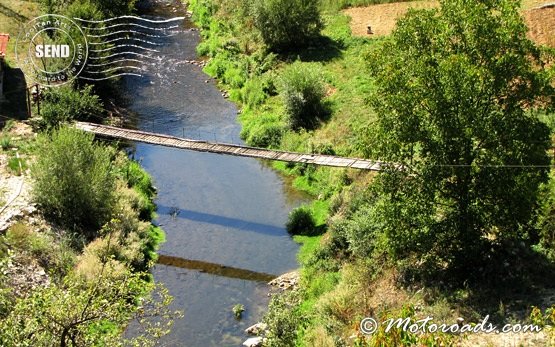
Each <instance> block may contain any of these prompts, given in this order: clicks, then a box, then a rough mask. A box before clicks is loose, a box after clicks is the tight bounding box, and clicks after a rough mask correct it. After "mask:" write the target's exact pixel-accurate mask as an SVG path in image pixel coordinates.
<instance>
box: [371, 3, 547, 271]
mask: <svg viewBox="0 0 555 347" xmlns="http://www.w3.org/2000/svg"><path fill="white" fill-rule="evenodd" d="M440 3H441V7H440V8H439V9H433V10H411V11H409V13H408V14H407V16H406V17H404V18H403V19H402V20H400V21H399V22H398V27H397V29H396V30H395V31H394V33H393V35H392V37H391V38H390V39H388V40H386V41H385V43H384V44H383V46H382V47H381V48H380V49H378V50H376V51H374V52H372V53H371V56H370V62H371V63H370V64H371V70H372V72H373V74H374V75H375V77H376V84H377V88H376V92H375V95H373V96H372V106H373V107H374V108H375V110H376V111H377V113H378V115H379V116H378V120H377V122H376V127H375V128H372V129H371V131H372V132H373V134H372V135H371V136H372V138H373V140H374V141H372V148H371V149H369V150H368V153H367V154H368V155H372V156H373V157H377V158H380V159H383V160H387V161H393V162H398V163H402V164H404V165H406V168H407V169H406V170H404V171H402V172H388V173H386V174H383V175H381V177H379V178H378V180H377V186H378V187H379V190H380V192H381V195H380V197H379V202H376V203H375V204H374V208H375V209H377V211H378V213H377V215H378V216H380V218H381V223H378V224H379V225H380V226H379V228H378V227H377V230H381V231H383V235H384V236H385V240H386V244H387V246H386V247H387V250H388V251H389V253H390V254H391V255H393V257H394V258H396V259H402V258H407V257H417V258H420V263H427V262H431V263H434V264H435V265H438V266H441V267H448V268H453V269H457V273H460V274H463V273H466V271H464V269H462V268H467V269H468V268H471V267H472V266H473V265H476V264H477V262H479V261H481V260H484V259H487V258H488V257H489V256H491V254H490V252H489V250H491V249H492V246H494V245H499V244H503V243H506V242H513V241H517V240H518V241H520V240H530V239H531V238H532V239H533V238H534V232H533V229H532V228H531V223H530V222H531V219H532V216H533V211H534V208H535V206H536V204H537V195H538V187H539V185H540V184H541V183H542V182H545V181H546V180H547V173H548V171H549V165H550V160H549V157H548V155H547V152H546V151H547V149H548V148H549V147H550V135H549V129H548V128H547V126H546V125H545V124H543V123H542V122H541V121H540V120H539V119H538V117H537V113H536V111H537V110H539V109H545V108H547V107H551V106H552V105H553V95H554V94H553V88H552V86H551V85H550V80H549V76H548V74H547V73H546V72H545V70H544V69H543V65H542V61H541V56H540V51H539V49H538V48H537V47H536V46H535V45H534V44H533V43H532V42H531V41H530V40H529V39H527V38H526V32H527V28H526V26H525V24H524V23H523V20H522V18H521V17H520V15H519V3H518V2H517V1H510V0H489V1H464V0H449V1H446V0H443V1H440ZM440 264H441V265H440ZM459 270H463V271H459Z"/></svg>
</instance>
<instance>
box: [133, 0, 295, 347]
mask: <svg viewBox="0 0 555 347" xmlns="http://www.w3.org/2000/svg"><path fill="white" fill-rule="evenodd" d="M142 11H143V12H144V13H148V14H149V15H155V16H157V17H160V18H170V17H175V16H182V15H184V14H185V8H184V7H183V6H182V5H179V3H177V2H174V1H170V0H166V1H164V0H158V1H156V2H154V7H150V8H148V9H145V8H143V9H142ZM145 11H147V12H145ZM180 25H181V28H180V29H179V30H178V33H177V34H176V35H175V36H172V37H171V38H165V39H163V44H164V45H163V46H161V47H158V49H159V50H160V51H161V52H160V53H159V54H157V59H156V60H153V61H145V64H146V65H145V67H147V69H146V71H145V72H143V77H141V78H139V77H126V78H125V79H124V81H123V84H124V88H123V89H124V90H123V93H124V96H126V99H128V100H129V101H128V103H129V104H128V108H129V109H130V110H131V111H132V112H133V113H135V114H136V115H137V127H138V128H139V129H143V130H148V131H154V132H160V133H166V134H170V135H176V136H182V135H183V134H185V135H186V136H187V137H193V138H201V139H205V140H214V139H217V140H218V141H222V142H234V143H238V142H239V141H240V140H239V132H240V126H239V124H238V123H237V108H236V107H235V105H234V104H233V103H231V102H229V101H227V100H226V99H224V98H223V97H222V95H221V92H220V91H219V90H218V89H217V88H216V83H215V82H214V81H213V80H209V77H208V76H207V75H205V74H204V73H203V72H202V71H201V68H200V67H198V66H195V65H191V64H188V63H186V62H184V61H185V60H192V59H197V56H196V53H195V47H196V45H197V44H198V42H199V34H198V32H197V31H191V30H189V28H190V27H191V25H190V23H189V22H187V21H186V22H185V23H182V24H180ZM207 80H209V81H208V82H207ZM134 148H135V152H134V156H135V158H136V159H139V160H141V163H142V166H143V167H144V168H145V169H146V170H147V171H148V172H149V173H150V174H151V175H152V177H153V178H154V181H155V185H156V187H157V188H158V197H157V200H156V203H157V205H158V217H157V220H156V223H158V224H160V225H161V226H162V228H163V229H164V231H165V232H166V237H167V241H166V243H164V244H163V245H162V247H161V249H160V252H159V253H160V261H159V264H157V265H156V266H155V267H154V269H153V271H152V272H153V274H154V278H155V280H156V281H157V282H162V283H164V284H165V285H166V286H167V288H168V289H169V291H170V294H171V295H172V296H173V297H174V298H175V300H174V303H173V304H172V308H174V309H179V310H182V311H183V312H184V318H183V319H179V320H176V322H175V324H174V326H173V329H172V332H171V333H170V334H169V335H168V336H166V337H165V338H164V340H163V342H164V343H165V344H166V345H170V346H192V347H197V346H203V347H204V346H239V345H241V343H242V341H244V340H245V339H246V338H247V336H246V335H245V334H244V333H243V330H244V329H245V328H247V327H248V326H249V325H251V324H254V323H256V322H257V321H258V320H259V319H260V318H261V317H262V314H263V312H264V310H265V308H266V305H267V303H268V296H267V293H268V290H269V288H268V286H267V284H266V282H267V281H268V279H269V278H272V276H274V275H279V274H282V273H284V272H287V271H290V270H293V269H295V268H297V265H298V264H297V261H296V252H297V250H298V245H297V244H296V243H295V242H294V241H293V240H292V239H291V238H290V237H289V236H288V235H287V233H286V231H285V229H284V223H285V221H286V218H287V214H288V213H289V211H290V210H291V209H292V208H293V207H295V206H298V205H299V204H300V203H301V202H302V201H303V199H304V198H303V197H302V196H300V195H299V194H298V193H295V192H293V191H291V190H289V189H288V188H287V186H288V185H287V184H286V183H285V182H284V181H283V180H282V179H281V178H280V176H279V175H278V174H277V173H276V172H274V171H273V170H272V169H270V168H268V166H267V164H264V163H262V162H260V161H258V160H255V159H249V158H239V157H230V156H221V155H216V154H209V153H197V152H191V151H183V150H177V149H172V148H166V147H159V146H151V145H145V144H136V145H135V147H134ZM235 304H242V305H244V306H245V309H246V311H245V312H244V315H243V318H242V319H241V320H236V319H235V318H234V316H233V313H232V307H233V306H234V305H235Z"/></svg>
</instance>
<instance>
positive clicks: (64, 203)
mask: <svg viewBox="0 0 555 347" xmlns="http://www.w3.org/2000/svg"><path fill="white" fill-rule="evenodd" d="M113 155H114V150H113V149H112V148H110V147H107V146H104V145H100V144H95V143H94V142H93V135H91V134H86V133H83V132H81V131H79V130H76V129H73V128H67V127H64V128H60V129H59V130H56V131H54V132H53V133H52V134H51V135H50V136H48V135H41V136H40V137H39V139H38V146H37V149H36V158H37V161H36V163H35V164H34V166H33V167H32V170H31V174H32V176H33V179H34V186H33V188H34V189H33V193H34V200H35V201H36V202H37V203H38V204H39V205H40V206H41V207H42V209H43V212H44V213H45V215H46V216H47V217H48V218H51V219H52V220H53V221H55V222H58V223H60V224H61V225H63V226H66V227H69V228H76V229H78V230H81V231H83V232H84V234H85V236H86V237H92V236H95V234H94V232H95V231H97V230H99V229H100V227H101V226H102V225H104V224H105V223H106V222H107V221H108V220H109V218H110V213H111V209H112V206H113V203H114V200H115V197H114V191H115V182H116V179H115V175H114V172H113V169H112V157H113Z"/></svg>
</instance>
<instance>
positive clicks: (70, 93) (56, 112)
mask: <svg viewBox="0 0 555 347" xmlns="http://www.w3.org/2000/svg"><path fill="white" fill-rule="evenodd" d="M103 113H104V109H103V107H102V103H101V101H100V99H99V97H98V96H97V95H94V94H93V92H92V86H87V87H85V88H83V89H81V90H76V89H73V88H72V87H68V86H65V87H59V88H50V89H48V90H47V91H46V92H45V93H44V101H43V102H42V103H41V113H40V115H41V117H42V122H41V125H42V126H43V127H45V128H49V129H50V128H55V127H57V126H59V125H60V124H62V123H66V122H71V121H73V120H78V121H89V120H92V119H99V118H100V117H101V116H102V114H103Z"/></svg>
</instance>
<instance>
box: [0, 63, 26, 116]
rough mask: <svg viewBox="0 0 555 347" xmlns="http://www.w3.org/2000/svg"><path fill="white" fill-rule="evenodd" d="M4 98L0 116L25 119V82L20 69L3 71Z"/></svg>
mask: <svg viewBox="0 0 555 347" xmlns="http://www.w3.org/2000/svg"><path fill="white" fill-rule="evenodd" d="M4 97H5V100H4V101H3V102H2V107H1V108H0V115H1V116H4V117H9V118H15V119H19V120H23V119H26V118H27V114H28V111H29V110H28V107H27V81H26V80H25V75H24V74H23V71H21V69H14V68H9V67H8V68H6V69H5V70H4Z"/></svg>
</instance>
